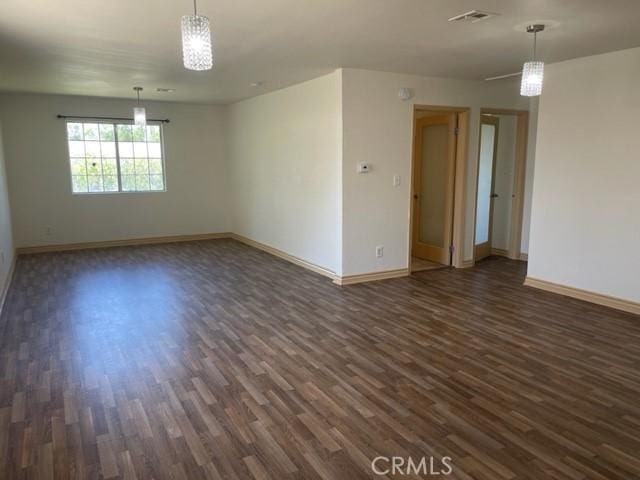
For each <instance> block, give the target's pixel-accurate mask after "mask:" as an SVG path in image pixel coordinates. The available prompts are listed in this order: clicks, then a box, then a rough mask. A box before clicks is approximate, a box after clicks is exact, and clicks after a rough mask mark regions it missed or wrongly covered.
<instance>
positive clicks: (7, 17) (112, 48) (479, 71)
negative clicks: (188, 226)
mask: <svg viewBox="0 0 640 480" xmlns="http://www.w3.org/2000/svg"><path fill="white" fill-rule="evenodd" d="M474 8H475V9H480V10H486V11H490V12H495V13H499V14H500V16H496V17H493V18H491V19H489V20H486V21H482V22H478V23H456V24H453V23H449V22H447V19H448V18H449V17H451V16H454V15H457V14H460V13H463V12H465V11H468V10H471V9H474ZM191 9H192V3H191V2H190V1H189V0H180V1H178V0H171V1H169V0H135V1H133V0H101V1H97V0H83V1H79V0H2V1H0V89H1V90H21V91H31V92H46V93H66V94H78V95H98V96H111V97H130V96H132V93H133V92H132V90H131V88H132V87H133V86H134V85H142V86H143V87H145V92H144V97H145V98H155V99H162V100H176V101H190V102H207V103H228V102H231V101H234V100H238V99H241V98H246V97H249V96H253V95H257V94H259V93H263V92H266V91H271V90H276V89H279V88H282V87H285V86H288V85H291V84H294V83H298V82H301V81H304V80H307V79H310V78H313V77H316V76H319V75H321V74H324V73H327V72H330V71H332V70H334V69H335V68H338V67H355V68H366V69H372V70H383V71H392V72H399V73H411V74H419V75H431V76H445V77H456V78H465V79H483V78H485V77H489V76H494V75H500V74H505V73H512V72H515V71H518V70H519V69H520V66H521V63H522V61H523V60H525V59H526V58H527V57H528V55H529V54H530V47H531V38H530V36H529V35H528V34H526V33H523V26H524V25H526V24H527V23H531V22H534V21H544V22H545V23H550V24H552V25H553V27H552V28H550V29H549V30H548V31H546V32H544V33H543V34H541V35H540V37H539V40H540V41H539V52H540V54H541V56H542V57H543V58H544V60H545V61H547V62H556V61H560V60H566V59H569V58H575V57H580V56H585V55H592V54H597V53H604V52H608V51H613V50H620V49H624V48H630V47H635V46H639V45H640V29H639V28H638V27H637V19H638V18H640V0H606V1H605V0H535V1H522V0H519V1H516V0H475V1H470V0H200V1H199V3H198V9H199V12H200V13H202V14H204V15H207V16H208V17H209V18H210V19H211V23H212V28H213V35H214V62H215V65H214V69H213V70H212V71H209V72H191V71H187V70H185V69H184V68H183V67H182V61H181V50H180V30H179V23H180V16H181V15H183V14H187V13H190V12H191ZM254 82H262V84H261V85H259V86H258V87H251V86H250V84H251V83H254ZM156 87H170V88H175V89H176V91H175V92H174V93H170V94H167V93H158V92H156V91H155V89H156Z"/></svg>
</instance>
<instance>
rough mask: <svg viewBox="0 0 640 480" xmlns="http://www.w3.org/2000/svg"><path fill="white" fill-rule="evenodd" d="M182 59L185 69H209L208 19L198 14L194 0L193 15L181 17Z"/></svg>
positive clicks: (211, 54)
mask: <svg viewBox="0 0 640 480" xmlns="http://www.w3.org/2000/svg"><path fill="white" fill-rule="evenodd" d="M182 61H183V63H184V68H186V69H187V70H198V71H202V70H211V67H212V66H213V53H212V51H211V28H210V27H209V19H208V18H207V17H205V16H203V15H198V7H197V5H196V0H193V15H184V16H183V17H182Z"/></svg>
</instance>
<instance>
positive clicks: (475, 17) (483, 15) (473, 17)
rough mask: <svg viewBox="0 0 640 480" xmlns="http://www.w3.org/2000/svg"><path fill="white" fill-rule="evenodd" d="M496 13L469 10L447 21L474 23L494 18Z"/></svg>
mask: <svg viewBox="0 0 640 480" xmlns="http://www.w3.org/2000/svg"><path fill="white" fill-rule="evenodd" d="M496 15H498V14H497V13H489V12H481V11H480V10H471V11H470V12H467V13H463V14H462V15H456V16H455V17H451V18H450V19H449V21H450V22H471V23H476V22H479V21H481V20H486V19H487V18H491V17H495V16H496Z"/></svg>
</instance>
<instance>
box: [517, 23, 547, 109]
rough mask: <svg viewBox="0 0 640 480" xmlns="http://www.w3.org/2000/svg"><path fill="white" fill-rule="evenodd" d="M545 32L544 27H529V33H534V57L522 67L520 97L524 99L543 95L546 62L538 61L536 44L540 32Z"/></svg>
mask: <svg viewBox="0 0 640 480" xmlns="http://www.w3.org/2000/svg"><path fill="white" fill-rule="evenodd" d="M543 30H544V25H529V26H528V27H527V33H533V57H532V58H531V61H530V62H526V63H525V64H524V66H523V67H522V83H521V84H520V95H522V96H523V97H537V96H538V95H540V94H541V93H542V82H543V80H544V62H540V61H537V60H536V46H537V45H536V43H537V39H538V32H542V31H543Z"/></svg>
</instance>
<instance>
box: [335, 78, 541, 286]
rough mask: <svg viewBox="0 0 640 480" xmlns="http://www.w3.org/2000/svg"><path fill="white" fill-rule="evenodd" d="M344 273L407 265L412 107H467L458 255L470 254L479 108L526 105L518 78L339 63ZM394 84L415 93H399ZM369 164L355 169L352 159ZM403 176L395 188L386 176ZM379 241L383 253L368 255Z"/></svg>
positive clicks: (350, 273)
mask: <svg viewBox="0 0 640 480" xmlns="http://www.w3.org/2000/svg"><path fill="white" fill-rule="evenodd" d="M342 86H343V93H342V97H343V138H344V147H343V169H342V182H343V186H342V188H343V206H342V208H343V266H342V267H343V273H344V274H345V275H352V274H359V273H367V272H372V271H384V270H394V269H401V268H406V267H407V258H408V244H409V242H408V240H409V202H410V199H409V192H410V184H409V183H410V172H411V148H412V131H413V107H414V105H415V104H418V105H429V106H455V107H470V108H471V118H470V137H469V152H468V153H469V155H468V165H467V178H466V193H467V194H466V205H465V208H466V211H467V216H466V217H467V223H466V226H465V244H464V254H465V255H464V256H465V259H470V258H471V256H472V253H473V228H474V225H473V218H474V215H473V210H474V205H475V178H476V169H477V159H478V157H477V156H478V134H479V121H480V108H481V107H495V108H511V109H521V110H527V109H528V106H529V103H528V101H527V100H526V99H524V98H522V97H520V96H519V91H518V85H517V81H500V82H476V81H461V80H452V79H444V78H424V77H418V76H413V75H400V74H394V73H385V72H374V71H367V70H356V69H344V70H343V78H342ZM401 87H409V88H412V89H413V91H414V94H415V96H414V97H413V98H412V99H411V101H408V102H402V101H400V100H399V99H398V96H397V92H398V89H399V88H401ZM363 161H366V162H370V163H371V164H372V165H373V171H372V172H371V173H369V174H366V175H362V174H358V173H356V166H357V164H358V163H359V162H363ZM395 174H398V175H400V176H401V178H402V183H401V185H400V186H399V187H394V186H393V183H392V179H393V176H394V175H395ZM377 245H384V247H385V254H384V257H383V258H379V259H378V258H376V257H375V248H376V246H377Z"/></svg>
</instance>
